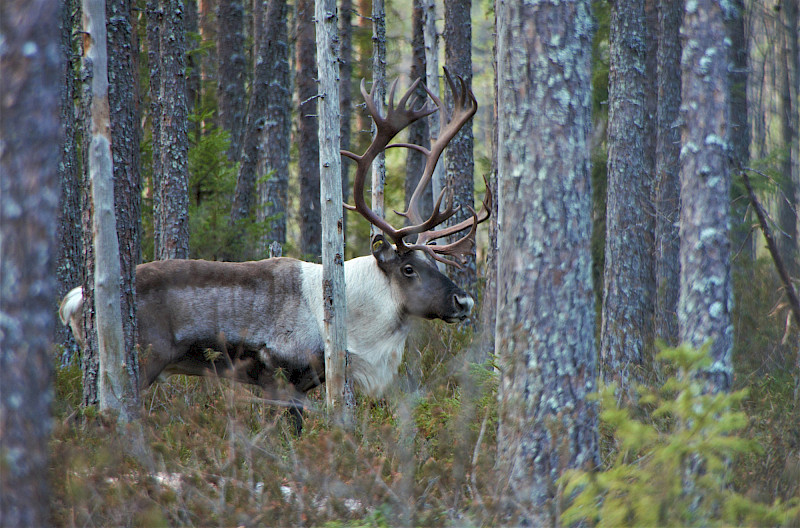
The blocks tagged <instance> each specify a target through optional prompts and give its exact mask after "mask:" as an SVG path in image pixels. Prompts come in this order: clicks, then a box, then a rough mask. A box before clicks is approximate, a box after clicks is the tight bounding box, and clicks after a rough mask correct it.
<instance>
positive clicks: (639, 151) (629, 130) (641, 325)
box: [600, 0, 655, 394]
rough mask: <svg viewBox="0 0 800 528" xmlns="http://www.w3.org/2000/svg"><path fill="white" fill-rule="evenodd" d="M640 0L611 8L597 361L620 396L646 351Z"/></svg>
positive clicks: (649, 335) (648, 252) (649, 238)
mask: <svg viewBox="0 0 800 528" xmlns="http://www.w3.org/2000/svg"><path fill="white" fill-rule="evenodd" d="M649 38H650V36H649V35H648V34H647V26H646V24H645V9H644V0H619V1H617V2H614V3H612V4H611V34H610V37H609V48H610V65H609V86H608V107H609V116H608V195H607V202H606V246H605V270H604V288H603V313H602V326H601V334H600V358H601V365H602V369H601V370H602V374H603V378H604V379H605V380H606V381H608V382H611V381H616V382H617V384H618V387H619V388H620V390H621V391H622V392H623V394H629V393H630V392H631V391H632V388H633V386H634V385H635V384H637V383H639V382H641V381H643V372H642V368H643V366H644V359H645V356H646V354H649V353H651V352H652V347H653V310H654V298H653V297H654V286H655V283H654V278H653V271H654V263H653V249H652V248H653V229H654V225H653V211H652V208H651V201H650V192H651V175H652V172H650V171H649V170H648V166H647V162H646V154H647V153H646V151H645V133H646V123H647V122H648V116H647V108H646V99H645V88H646V68H645V64H646V44H645V43H646V42H647V40H648V39H649Z"/></svg>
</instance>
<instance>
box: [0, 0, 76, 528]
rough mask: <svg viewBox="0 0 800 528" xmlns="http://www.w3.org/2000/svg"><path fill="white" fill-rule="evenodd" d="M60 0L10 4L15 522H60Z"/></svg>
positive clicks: (9, 520)
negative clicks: (53, 478)
mask: <svg viewBox="0 0 800 528" xmlns="http://www.w3.org/2000/svg"><path fill="white" fill-rule="evenodd" d="M59 5H60V3H59V2H55V1H52V0H7V1H6V0H4V1H3V2H2V4H0V34H1V35H3V45H2V46H0V77H2V79H3V81H2V84H3V89H2V90H3V97H2V98H0V137H2V138H3V147H2V149H0V174H2V175H3V176H2V178H0V240H2V252H3V258H2V260H0V387H2V389H0V445H1V446H2V449H0V467H2V470H0V489H2V493H0V519H2V521H1V522H2V524H3V526H4V527H8V528H16V527H29V526H46V525H48V524H49V523H50V522H51V519H50V515H49V507H50V500H49V499H50V491H49V486H48V483H47V476H48V473H49V471H48V468H49V466H50V464H49V462H50V460H49V455H48V442H49V440H50V431H51V429H52V419H51V415H50V406H51V403H52V400H53V391H52V387H51V378H52V360H51V354H52V347H53V341H52V337H53V334H54V330H55V310H54V307H53V299H54V297H55V295H56V287H57V281H56V274H55V271H56V267H55V263H56V262H55V260H56V259H55V257H56V249H55V245H56V240H55V236H54V235H55V230H54V229H53V226H54V225H56V222H57V216H58V197H59V192H58V163H59V151H60V149H61V143H60V139H61V138H60V135H59V121H58V116H59V90H60V88H59V87H60V86H61V84H62V83H63V63H62V62H61V61H62V56H61V54H60V50H59V31H58V20H59Z"/></svg>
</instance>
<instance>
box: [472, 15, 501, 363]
mask: <svg viewBox="0 0 800 528" xmlns="http://www.w3.org/2000/svg"><path fill="white" fill-rule="evenodd" d="M495 27H497V12H495ZM497 45H498V36H497V32H495V40H494V54H493V58H492V69H493V70H494V78H495V82H494V86H493V91H494V93H493V95H492V146H491V148H492V151H491V152H492V154H491V159H492V168H491V172H490V173H489V178H488V184H489V189H487V192H491V193H492V196H495V197H496V196H498V194H497V176H498V175H497V155H498V152H499V140H498V139H499V138H498V137H497V126H498V123H497V112H498V108H499V105H498V100H497V95H498V89H499V85H498V76H497V74H498V70H497V59H498V57H497ZM497 202H498V200H496V199H495V200H492V210H491V211H490V213H491V217H490V218H489V243H488V245H487V247H486V268H485V271H484V279H485V280H484V286H483V298H482V299H481V305H480V331H479V333H478V335H479V339H480V345H479V348H478V355H477V357H476V358H475V359H476V361H477V362H483V361H486V360H487V359H489V358H491V357H492V356H493V355H494V354H495V348H494V344H495V328H496V325H497V263H498V258H499V255H498V253H497V216H498V214H497Z"/></svg>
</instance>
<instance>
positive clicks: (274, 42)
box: [230, 0, 290, 248]
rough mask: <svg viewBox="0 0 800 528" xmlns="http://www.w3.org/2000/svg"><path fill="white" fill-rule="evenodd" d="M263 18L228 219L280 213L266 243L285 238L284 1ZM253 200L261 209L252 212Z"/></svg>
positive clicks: (263, 217) (286, 117)
mask: <svg viewBox="0 0 800 528" xmlns="http://www.w3.org/2000/svg"><path fill="white" fill-rule="evenodd" d="M265 20H266V23H267V26H266V27H265V28H263V29H264V30H263V32H262V33H261V35H262V39H261V41H260V42H259V43H258V56H257V58H256V64H255V76H254V82H253V91H252V94H251V95H250V103H249V105H248V108H247V124H246V125H245V127H244V133H243V139H242V153H241V158H240V159H239V173H238V175H237V178H236V191H235V194H234V200H233V205H232V206H231V215H230V224H231V226H232V227H234V228H235V229H240V228H239V227H238V226H237V224H239V223H241V222H242V221H244V220H246V219H247V218H248V217H250V216H251V215H252V214H253V213H254V212H255V213H256V217H257V219H258V220H260V221H265V220H266V219H267V218H269V217H271V216H273V215H275V216H278V215H280V216H281V217H280V218H278V219H276V221H275V223H273V225H272V229H271V233H270V234H269V235H268V237H267V238H268V239H265V241H264V242H265V248H266V247H268V246H269V244H270V243H271V242H273V241H277V242H279V243H281V244H282V243H284V242H286V219H285V211H286V202H287V200H288V197H287V194H288V182H289V174H288V172H289V127H290V124H289V111H290V109H289V103H290V96H289V88H288V83H289V64H288V48H287V41H286V40H287V37H286V0H270V2H269V4H268V6H267V12H266V17H265ZM270 171H274V173H273V174H272V175H271V176H270V178H269V179H268V180H266V181H262V182H261V183H259V179H260V178H262V179H263V178H264V177H265V176H267V174H269V172H270ZM257 186H258V188H259V189H260V192H259V194H258V195H256V189H257ZM262 196H263V197H262ZM257 199H258V200H259V201H260V202H261V204H262V205H263V207H264V208H263V209H262V208H258V209H257V210H256V211H254V210H253V206H254V205H255V203H256V200H257Z"/></svg>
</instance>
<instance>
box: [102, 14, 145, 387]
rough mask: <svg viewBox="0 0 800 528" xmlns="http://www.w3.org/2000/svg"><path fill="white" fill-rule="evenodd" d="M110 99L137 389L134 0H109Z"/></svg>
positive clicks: (124, 296) (123, 289)
mask: <svg viewBox="0 0 800 528" xmlns="http://www.w3.org/2000/svg"><path fill="white" fill-rule="evenodd" d="M106 13H107V23H106V27H107V31H108V68H109V69H108V78H109V85H108V102H109V107H110V111H111V115H110V123H111V154H112V157H113V168H114V180H113V192H114V214H115V218H116V230H117V238H118V241H119V243H118V246H119V249H118V253H119V265H120V271H121V275H120V278H121V282H120V293H121V297H120V307H121V310H122V311H121V314H122V331H123V336H124V340H123V346H124V349H125V364H126V365H127V366H128V368H129V372H128V375H129V376H130V377H131V379H132V380H133V389H134V391H136V392H137V393H138V387H139V383H138V380H139V366H138V365H139V358H138V353H137V350H136V336H137V331H136V265H137V264H139V262H141V260H142V259H141V244H140V231H141V226H140V223H141V216H142V214H141V210H142V207H141V197H142V192H141V181H140V174H141V163H140V160H139V137H140V134H139V90H138V85H139V84H138V81H139V61H138V55H139V39H138V38H137V32H136V29H135V24H134V18H133V3H132V2H131V0H106Z"/></svg>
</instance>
